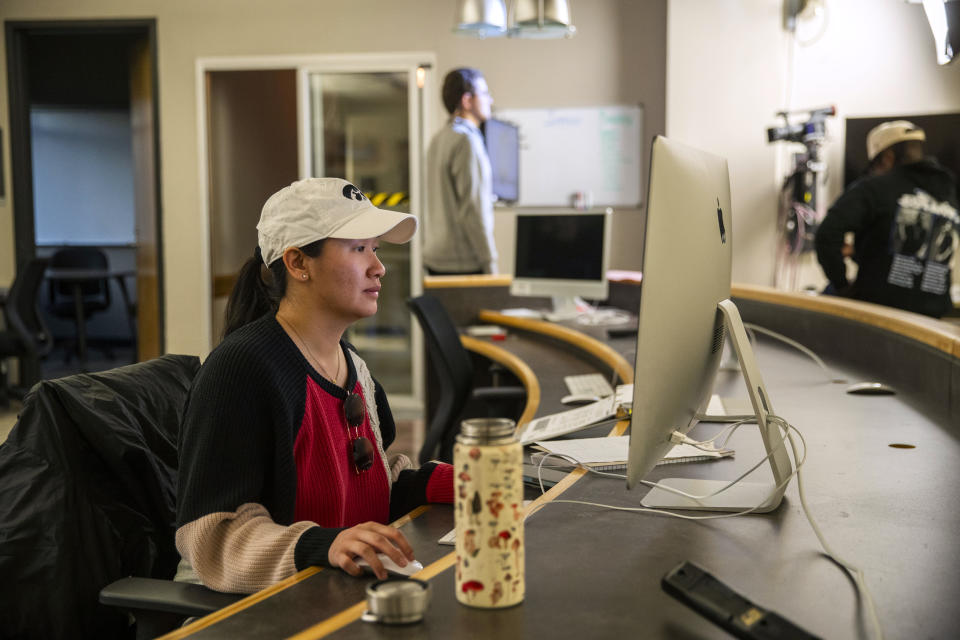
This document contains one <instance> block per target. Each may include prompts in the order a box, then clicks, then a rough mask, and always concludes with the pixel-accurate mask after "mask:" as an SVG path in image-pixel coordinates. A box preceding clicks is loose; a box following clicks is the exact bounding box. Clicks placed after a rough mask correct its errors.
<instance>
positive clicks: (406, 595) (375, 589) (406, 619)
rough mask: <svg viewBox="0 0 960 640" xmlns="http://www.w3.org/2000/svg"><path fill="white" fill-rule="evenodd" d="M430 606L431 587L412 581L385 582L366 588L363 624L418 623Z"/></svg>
mask: <svg viewBox="0 0 960 640" xmlns="http://www.w3.org/2000/svg"><path fill="white" fill-rule="evenodd" d="M429 602H430V584H429V583H427V582H424V581H423V580H415V579H413V578H387V579H386V580H378V581H377V582H374V583H373V584H371V585H370V586H369V587H367V611H366V612H365V613H364V614H363V616H362V617H361V618H362V620H363V621H364V622H379V623H381V624H412V623H414V622H420V621H421V620H422V619H423V614H424V612H425V611H426V610H427V604H428V603H429Z"/></svg>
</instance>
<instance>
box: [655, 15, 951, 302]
mask: <svg viewBox="0 0 960 640" xmlns="http://www.w3.org/2000/svg"><path fill="white" fill-rule="evenodd" d="M781 5H782V3H781V2H779V0H716V1H713V2H706V1H703V0H669V3H668V12H667V13H668V20H667V117H666V129H667V135H668V136H671V137H674V138H677V139H679V140H681V141H686V142H688V143H690V144H694V145H696V146H700V147H702V148H704V149H707V150H710V151H713V152H715V153H718V154H721V155H724V156H726V157H727V158H728V160H729V162H730V182H731V189H732V196H733V208H734V232H733V233H734V243H735V244H734V247H735V251H734V264H733V277H734V280H736V281H739V282H747V283H758V284H772V283H773V271H774V251H773V247H774V238H775V216H776V197H777V191H778V185H779V182H780V180H781V179H782V176H783V169H782V167H785V166H786V159H787V155H788V152H787V150H786V149H785V148H784V147H785V146H786V145H783V144H782V143H781V144H779V145H769V144H767V143H766V137H765V129H766V127H768V126H772V125H774V124H776V119H775V117H774V114H775V112H776V111H778V110H781V109H783V108H784V106H785V105H786V107H787V108H791V109H800V108H815V107H819V106H823V105H828V104H835V105H837V108H838V112H839V113H838V117H837V118H834V119H833V120H832V122H831V123H830V125H829V128H828V132H829V134H830V142H829V144H828V147H827V162H828V166H829V167H830V168H831V169H830V174H829V178H828V183H827V184H828V194H827V201H828V202H829V201H832V200H833V199H834V198H836V196H837V195H839V193H840V190H841V186H842V182H841V181H842V173H843V171H842V167H843V164H842V163H843V144H844V139H843V126H842V123H843V118H845V117H849V116H885V115H896V114H903V113H911V114H925V113H945V112H955V111H960V68H958V63H957V62H956V61H954V63H953V64H951V65H948V66H945V67H940V66H937V64H936V60H935V57H934V49H933V37H932V35H931V33H930V28H929V27H928V26H927V23H926V19H925V18H924V15H923V8H922V7H921V6H920V5H917V4H907V3H905V2H904V1H903V0H843V1H842V2H840V1H839V0H826V8H827V14H826V17H827V22H826V24H825V27H826V28H825V30H823V31H822V35H819V37H818V34H820V32H821V29H820V27H821V26H822V24H821V23H819V22H816V21H813V22H809V23H803V24H801V26H800V29H798V36H799V37H798V40H801V39H802V40H804V41H806V40H810V41H812V42H810V44H806V45H801V44H797V43H796V42H794V40H793V39H791V38H790V36H789V35H788V34H787V33H786V32H785V31H784V30H783V28H782V19H781V13H780V10H781ZM791 69H792V71H791ZM805 275H806V277H807V279H808V280H810V281H815V282H817V283H819V282H820V281H821V280H822V275H821V274H820V273H819V270H818V269H816V267H813V269H812V270H811V271H808V272H807V273H806V274H805Z"/></svg>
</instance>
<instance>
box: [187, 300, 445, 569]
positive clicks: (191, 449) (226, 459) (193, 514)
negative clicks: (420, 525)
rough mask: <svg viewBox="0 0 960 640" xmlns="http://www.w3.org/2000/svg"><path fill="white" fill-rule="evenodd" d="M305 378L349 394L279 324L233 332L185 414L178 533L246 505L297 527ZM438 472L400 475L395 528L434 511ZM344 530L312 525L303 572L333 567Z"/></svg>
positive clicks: (385, 415)
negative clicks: (428, 508)
mask: <svg viewBox="0 0 960 640" xmlns="http://www.w3.org/2000/svg"><path fill="white" fill-rule="evenodd" d="M343 344H344V346H346V347H348V348H352V347H350V345H347V344H346V343H343ZM346 361H347V366H348V376H347V385H346V388H347V389H352V388H353V387H354V385H355V383H356V380H357V372H356V369H355V367H354V365H353V362H352V358H350V357H347V358H346ZM307 377H310V378H313V380H314V381H316V382H317V383H318V384H320V385H321V386H322V387H323V388H324V389H325V390H326V391H328V392H329V393H331V394H332V395H334V396H335V397H338V398H343V397H345V395H346V394H345V391H344V390H343V389H342V388H340V387H338V386H336V385H334V384H332V383H331V382H329V381H327V380H326V379H325V378H323V377H322V376H320V375H319V374H318V373H317V372H316V371H315V370H314V369H313V367H311V366H310V365H309V364H308V362H307V361H306V359H305V358H304V357H303V355H302V354H301V353H300V351H299V349H297V347H296V345H295V344H294V343H293V341H292V340H290V338H289V337H288V336H287V334H286V332H285V331H284V330H283V328H282V327H281V326H280V325H279V324H278V323H277V321H276V319H275V318H274V317H273V316H272V315H267V316H264V317H263V318H261V319H259V320H257V321H255V322H252V323H250V324H248V325H246V326H245V327H243V328H241V329H239V330H237V331H235V332H234V333H233V334H231V335H230V336H229V337H228V338H227V339H225V340H224V341H223V342H222V343H221V344H220V345H219V346H218V347H217V348H216V349H214V351H213V352H212V353H211V354H210V356H209V357H208V358H207V360H206V362H204V364H203V366H202V367H201V369H200V371H199V373H198V374H197V377H196V379H195V380H194V383H193V387H192V389H191V391H190V396H189V399H188V401H187V404H186V407H185V409H184V416H183V422H182V426H181V430H180V436H179V442H178V451H179V458H180V466H179V474H178V487H177V526H178V527H182V526H183V525H185V524H188V523H191V522H193V521H195V520H197V519H198V518H201V517H203V516H206V515H208V514H211V513H217V512H233V511H235V510H236V509H237V508H238V507H239V506H240V505H243V504H247V503H255V504H259V505H262V506H263V507H265V508H266V510H267V511H268V512H269V514H270V516H271V518H272V519H273V521H274V522H275V523H277V524H280V525H285V526H289V525H291V524H293V521H294V508H295V502H296V487H297V471H298V470H297V468H296V463H295V462H294V443H295V442H296V439H297V433H298V431H299V429H300V426H301V423H302V421H303V416H304V408H305V403H306V378H307ZM374 383H375V400H376V407H377V413H378V415H379V419H380V431H381V434H382V438H383V448H384V449H386V448H387V447H388V446H389V444H390V443H391V442H393V439H394V437H395V432H396V426H395V424H394V420H393V415H392V414H391V412H390V407H389V405H388V403H387V397H386V394H385V393H384V391H383V388H382V387H381V386H380V384H379V383H377V382H376V381H374ZM435 466H436V465H434V464H427V465H424V466H423V467H421V468H420V469H419V470H416V471H414V470H406V471H403V472H401V474H400V476H399V478H398V479H397V480H396V481H395V482H394V483H393V487H392V490H391V495H390V519H391V520H393V519H395V518H397V517H399V516H400V515H402V514H404V513H406V512H408V511H409V510H411V509H412V508H414V507H416V506H418V505H420V504H423V503H425V502H426V487H427V482H428V480H429V478H430V475H431V473H432V472H433V470H434V468H435ZM342 530H343V529H340V528H325V527H320V526H314V527H311V528H309V529H308V530H307V531H305V532H304V533H303V535H302V536H301V537H300V539H299V541H298V542H297V544H296V549H295V564H296V568H297V570H301V569H303V568H306V567H308V566H311V565H327V564H328V560H327V552H328V551H329V548H330V544H331V543H332V542H333V539H334V538H335V537H336V536H337V534H339V533H340V532H341V531H342Z"/></svg>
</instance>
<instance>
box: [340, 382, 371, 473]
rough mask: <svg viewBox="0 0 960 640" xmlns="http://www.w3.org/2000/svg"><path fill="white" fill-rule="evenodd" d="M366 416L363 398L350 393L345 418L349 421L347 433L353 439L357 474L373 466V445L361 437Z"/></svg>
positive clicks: (353, 456)
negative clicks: (361, 427)
mask: <svg viewBox="0 0 960 640" xmlns="http://www.w3.org/2000/svg"><path fill="white" fill-rule="evenodd" d="M366 415H367V410H366V407H365V406H364V403H363V398H362V397H361V396H360V395H359V394H357V393H348V394H347V398H346V400H344V401H343V416H344V418H346V419H347V433H348V435H350V438H351V439H350V455H351V457H352V458H353V466H354V468H355V469H356V470H357V473H361V472H363V471H366V470H367V469H369V468H370V467H371V466H372V465H373V445H372V444H371V443H370V439H369V438H367V437H365V436H361V435H360V426H361V425H363V419H364V418H365V417H366ZM351 429H353V431H352V432H351V431H350V430H351Z"/></svg>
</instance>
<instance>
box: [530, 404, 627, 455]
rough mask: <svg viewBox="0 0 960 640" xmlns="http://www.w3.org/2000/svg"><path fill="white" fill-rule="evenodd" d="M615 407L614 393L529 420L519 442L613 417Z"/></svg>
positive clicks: (555, 434) (554, 434)
mask: <svg viewBox="0 0 960 640" xmlns="http://www.w3.org/2000/svg"><path fill="white" fill-rule="evenodd" d="M616 408H617V404H616V396H615V395H614V396H609V397H607V398H601V399H600V400H598V401H596V402H594V403H591V404H588V405H584V406H582V407H577V408H576V409H570V410H569V411H561V412H560V413H554V414H551V415H549V416H543V417H541V418H537V419H536V420H531V421H530V422H528V423H527V425H526V426H525V427H524V428H523V430H522V431H521V432H520V442H521V443H522V444H529V443H531V442H534V441H536V440H549V439H551V438H556V437H559V436H562V435H566V434H568V433H573V432H574V431H579V430H580V429H585V428H586V427H589V426H590V425H592V424H594V423H597V422H600V421H602V420H606V419H607V418H612V417H614V416H615V415H616V414H617V410H616Z"/></svg>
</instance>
